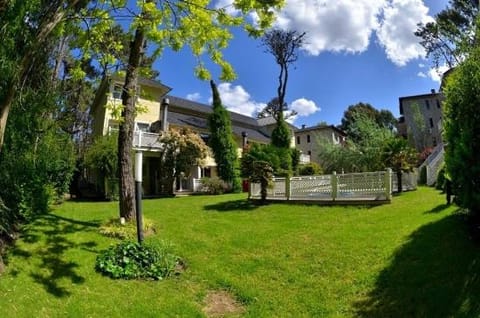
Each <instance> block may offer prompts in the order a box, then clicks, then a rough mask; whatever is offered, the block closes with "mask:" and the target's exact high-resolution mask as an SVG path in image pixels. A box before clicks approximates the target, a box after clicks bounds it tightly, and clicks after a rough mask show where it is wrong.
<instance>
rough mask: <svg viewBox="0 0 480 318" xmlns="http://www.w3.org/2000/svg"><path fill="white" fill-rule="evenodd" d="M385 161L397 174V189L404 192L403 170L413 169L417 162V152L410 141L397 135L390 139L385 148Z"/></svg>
mask: <svg viewBox="0 0 480 318" xmlns="http://www.w3.org/2000/svg"><path fill="white" fill-rule="evenodd" d="M382 159H383V162H384V164H385V166H386V167H389V168H392V170H393V171H394V172H395V174H396V176H397V185H398V189H397V191H398V192H399V193H400V192H402V190H403V188H402V172H407V171H412V169H413V168H414V167H415V166H416V164H417V153H416V151H415V149H413V148H412V147H410V146H409V144H408V142H407V141H406V140H405V139H403V138H401V137H396V138H392V139H390V140H388V141H387V142H386V144H385V146H384V148H383V155H382Z"/></svg>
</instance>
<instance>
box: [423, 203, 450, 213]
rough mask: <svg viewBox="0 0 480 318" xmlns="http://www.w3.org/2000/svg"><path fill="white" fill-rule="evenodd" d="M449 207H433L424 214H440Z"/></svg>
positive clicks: (445, 205)
mask: <svg viewBox="0 0 480 318" xmlns="http://www.w3.org/2000/svg"><path fill="white" fill-rule="evenodd" d="M449 206H450V205H448V204H439V205H437V206H436V207H434V208H433V209H431V210H430V211H427V212H425V213H440V212H442V211H443V210H445V209H446V208H448V207H449Z"/></svg>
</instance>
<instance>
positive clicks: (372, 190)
mask: <svg viewBox="0 0 480 318" xmlns="http://www.w3.org/2000/svg"><path fill="white" fill-rule="evenodd" d="M260 190H261V188H260V184H259V183H252V184H250V191H249V197H250V198H251V199H260V198H261V195H260ZM391 196H392V172H391V170H390V169H388V170H387V171H377V172H365V173H347V174H336V173H333V174H331V175H320V176H301V177H291V178H274V179H273V186H271V187H269V188H268V189H267V199H268V200H292V201H390V200H391Z"/></svg>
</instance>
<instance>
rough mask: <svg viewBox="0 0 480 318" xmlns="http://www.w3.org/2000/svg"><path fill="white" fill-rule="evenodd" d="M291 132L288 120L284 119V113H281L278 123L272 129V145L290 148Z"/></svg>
mask: <svg viewBox="0 0 480 318" xmlns="http://www.w3.org/2000/svg"><path fill="white" fill-rule="evenodd" d="M290 139H291V133H290V128H288V124H287V122H286V121H285V120H284V119H283V115H282V114H281V113H279V119H278V121H277V125H276V126H275V128H274V129H273V131H272V136H271V142H272V145H274V146H275V147H278V148H285V149H288V148H290Z"/></svg>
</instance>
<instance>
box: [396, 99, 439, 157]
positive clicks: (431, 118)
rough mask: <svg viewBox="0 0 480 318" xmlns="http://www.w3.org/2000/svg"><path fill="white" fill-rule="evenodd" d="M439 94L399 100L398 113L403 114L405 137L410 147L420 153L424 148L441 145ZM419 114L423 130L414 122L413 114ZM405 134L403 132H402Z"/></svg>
mask: <svg viewBox="0 0 480 318" xmlns="http://www.w3.org/2000/svg"><path fill="white" fill-rule="evenodd" d="M443 99H444V97H443V95H442V94H440V93H433V94H427V95H418V96H411V97H403V98H401V99H400V112H401V113H403V116H404V120H405V126H406V137H407V138H408V139H409V141H410V143H411V145H412V146H413V147H415V148H416V149H417V151H419V152H421V151H423V150H424V149H425V148H426V147H428V148H433V147H435V146H437V145H438V144H440V143H442V101H443ZM417 110H418V113H419V114H420V116H421V119H422V123H423V125H424V126H423V129H421V128H419V127H418V125H417V124H416V122H415V116H416V115H415V113H416V112H417ZM403 133H404V134H405V131H404V132H403Z"/></svg>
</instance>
